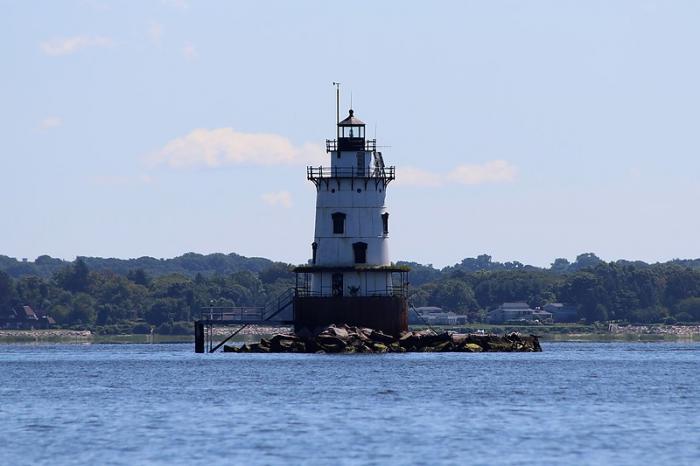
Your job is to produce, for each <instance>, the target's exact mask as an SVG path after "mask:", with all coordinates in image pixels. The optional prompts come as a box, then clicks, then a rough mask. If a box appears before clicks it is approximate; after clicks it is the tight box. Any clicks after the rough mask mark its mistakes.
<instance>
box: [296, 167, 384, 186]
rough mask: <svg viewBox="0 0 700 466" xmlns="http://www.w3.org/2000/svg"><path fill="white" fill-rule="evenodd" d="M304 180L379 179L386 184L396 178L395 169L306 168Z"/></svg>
mask: <svg viewBox="0 0 700 466" xmlns="http://www.w3.org/2000/svg"><path fill="white" fill-rule="evenodd" d="M306 178H307V179H308V180H311V181H318V180H322V179H327V178H381V179H383V180H384V181H387V182H388V181H391V180H393V179H395V178H396V167H393V166H392V167H383V168H377V167H375V168H365V167H306Z"/></svg>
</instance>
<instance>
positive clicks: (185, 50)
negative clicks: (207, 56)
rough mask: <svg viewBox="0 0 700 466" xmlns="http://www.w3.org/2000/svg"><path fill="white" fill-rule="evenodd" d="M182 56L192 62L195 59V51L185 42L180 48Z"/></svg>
mask: <svg viewBox="0 0 700 466" xmlns="http://www.w3.org/2000/svg"><path fill="white" fill-rule="evenodd" d="M182 56H184V57H185V59H186V60H194V59H195V58H197V49H196V48H194V45H192V44H190V43H189V42H187V43H186V44H185V45H184V47H182Z"/></svg>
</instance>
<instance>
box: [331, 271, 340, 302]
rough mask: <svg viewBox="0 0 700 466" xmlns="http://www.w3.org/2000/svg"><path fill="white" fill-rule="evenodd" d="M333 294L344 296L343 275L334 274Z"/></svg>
mask: <svg viewBox="0 0 700 466" xmlns="http://www.w3.org/2000/svg"><path fill="white" fill-rule="evenodd" d="M331 294H332V295H333V296H343V274H342V273H334V274H333V279H332V289H331Z"/></svg>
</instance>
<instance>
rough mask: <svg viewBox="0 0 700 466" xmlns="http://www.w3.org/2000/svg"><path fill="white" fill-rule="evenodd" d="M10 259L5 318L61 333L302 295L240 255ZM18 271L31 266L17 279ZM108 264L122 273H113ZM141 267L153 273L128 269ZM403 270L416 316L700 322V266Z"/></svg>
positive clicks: (482, 263)
mask: <svg viewBox="0 0 700 466" xmlns="http://www.w3.org/2000/svg"><path fill="white" fill-rule="evenodd" d="M8 259H9V258H4V260H2V261H0V317H2V316H3V314H7V313H8V312H10V309H16V308H18V307H20V306H23V305H29V306H31V307H32V308H34V309H36V310H41V311H44V312H46V313H48V314H50V315H51V316H52V317H53V318H54V319H55V320H56V321H57V323H58V324H59V325H62V326H81V327H89V328H92V327H96V326H98V327H109V326H119V325H125V323H130V324H133V325H141V327H142V328H150V326H157V327H160V328H161V330H162V331H164V332H165V333H167V331H168V329H177V328H181V329H182V328H184V327H186V324H184V323H187V322H190V321H191V320H192V319H193V318H195V317H196V316H197V315H198V313H199V311H200V309H202V308H204V307H207V306H209V305H210V304H214V305H217V306H263V305H265V303H266V302H268V301H269V300H271V299H274V298H276V297H277V296H278V295H279V294H281V293H283V292H284V291H286V290H287V289H288V288H290V287H292V286H293V285H294V274H293V273H292V271H291V268H292V266H291V265H289V264H285V263H280V262H273V261H270V260H267V259H261V258H245V257H243V256H237V255H235V254H233V255H223V254H212V255H199V254H188V255H185V256H181V257H179V258H175V259H168V260H160V259H152V258H142V259H141V260H132V261H136V262H130V261H122V260H119V259H98V258H82V257H80V258H78V259H76V260H75V261H73V262H65V261H61V260H60V259H53V258H49V257H48V256H42V257H40V258H38V259H37V261H34V262H20V261H16V260H14V262H13V261H11V260H8ZM101 261H105V262H101ZM139 261H140V262H139ZM153 261H155V262H153ZM8 264H9V266H8ZM17 264H25V266H24V268H23V269H18V268H17ZM49 264H51V265H50V266H49ZM106 264H112V265H114V270H112V269H110V268H108V267H107V266H106ZM138 264H141V265H144V264H148V267H132V268H129V265H138ZM398 265H407V266H409V267H411V269H412V271H411V273H410V275H409V279H410V282H411V286H410V299H411V301H412V303H413V304H414V305H415V306H425V305H432V306H439V307H442V308H443V309H446V310H450V311H454V312H457V313H460V314H466V315H467V316H468V318H469V320H470V321H473V322H479V321H483V320H484V319H485V316H486V313H487V312H488V310H490V309H493V308H494V307H496V306H498V305H500V304H501V303H503V302H513V301H524V302H527V303H528V304H529V305H530V306H532V307H537V306H543V305H544V304H546V303H548V302H564V303H569V304H572V305H574V306H576V307H577V309H578V313H579V317H580V318H581V319H582V320H585V321H586V322H599V321H609V320H615V321H626V322H631V323H661V322H665V323H675V322H683V323H685V322H699V321H700V261H698V260H675V261H670V262H666V263H657V264H646V263H644V262H630V261H616V262H604V261H602V260H600V259H599V258H598V257H596V256H595V255H594V254H591V253H587V254H581V255H580V256H578V257H577V259H576V261H574V262H572V263H569V262H568V261H566V259H557V260H555V261H554V263H552V265H551V267H549V268H538V267H534V266H530V265H524V264H521V263H519V262H506V263H499V262H494V261H492V260H491V257H490V256H488V255H481V256H478V257H476V258H467V259H464V260H463V261H462V262H461V263H459V264H455V265H454V266H450V267H445V268H443V269H437V268H435V267H433V266H432V265H422V264H417V263H410V262H400V263H399V264H398ZM32 267H39V268H42V271H41V273H25V271H26V270H31V268H32ZM51 267H55V268H54V269H51ZM49 270H51V273H49ZM139 323H140V324H139ZM178 323H180V324H178ZM178 325H179V327H178Z"/></svg>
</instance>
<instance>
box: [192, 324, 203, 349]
mask: <svg viewBox="0 0 700 466" xmlns="http://www.w3.org/2000/svg"><path fill="white" fill-rule="evenodd" d="M194 352H195V353H204V324H203V323H202V321H201V320H196V321H195V322H194Z"/></svg>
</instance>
